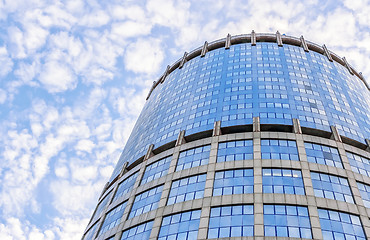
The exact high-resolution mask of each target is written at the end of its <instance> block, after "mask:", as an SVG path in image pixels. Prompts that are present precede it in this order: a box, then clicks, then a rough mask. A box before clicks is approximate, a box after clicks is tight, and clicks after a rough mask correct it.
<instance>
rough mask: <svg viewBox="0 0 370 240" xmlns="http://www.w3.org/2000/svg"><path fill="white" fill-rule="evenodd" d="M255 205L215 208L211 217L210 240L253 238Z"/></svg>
mask: <svg viewBox="0 0 370 240" xmlns="http://www.w3.org/2000/svg"><path fill="white" fill-rule="evenodd" d="M253 225H254V214H253V205H238V206H224V207H215V208H212V209H211V214H210V217H209V227H208V238H227V237H247V236H253V229H254V228H253Z"/></svg>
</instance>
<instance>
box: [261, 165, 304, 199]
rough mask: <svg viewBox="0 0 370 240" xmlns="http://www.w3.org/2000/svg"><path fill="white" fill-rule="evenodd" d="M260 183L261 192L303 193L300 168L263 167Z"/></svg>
mask: <svg viewBox="0 0 370 240" xmlns="http://www.w3.org/2000/svg"><path fill="white" fill-rule="evenodd" d="M262 183H263V193H283V194H297V195H305V191H304V185H303V179H302V173H301V171H300V170H291V169H271V168H264V169H263V170H262Z"/></svg>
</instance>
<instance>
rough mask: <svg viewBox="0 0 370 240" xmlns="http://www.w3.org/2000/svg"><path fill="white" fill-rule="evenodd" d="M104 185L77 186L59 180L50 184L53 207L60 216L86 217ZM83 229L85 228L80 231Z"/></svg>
mask: <svg viewBox="0 0 370 240" xmlns="http://www.w3.org/2000/svg"><path fill="white" fill-rule="evenodd" d="M104 184H105V182H103V181H101V182H99V183H96V184H94V185H91V184H83V185H79V184H76V183H73V182H69V181H66V180H60V181H53V182H51V183H50V189H49V190H50V191H51V193H52V194H53V198H54V200H53V205H54V207H55V209H57V210H58V211H59V212H60V213H61V214H62V216H64V217H65V216H73V215H80V214H84V215H87V214H90V213H91V207H92V206H93V205H94V204H95V203H96V199H97V198H98V196H99V194H100V192H101V190H102V188H103V187H104ZM94 199H95V200H94ZM84 227H86V226H83V227H82V228H81V229H84ZM81 229H80V230H79V231H81ZM82 231H83V230H82Z"/></svg>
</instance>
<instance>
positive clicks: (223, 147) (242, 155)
mask: <svg viewBox="0 0 370 240" xmlns="http://www.w3.org/2000/svg"><path fill="white" fill-rule="evenodd" d="M250 159H253V140H240V141H230V142H222V143H219V144H218V151H217V162H227V161H235V160H250Z"/></svg>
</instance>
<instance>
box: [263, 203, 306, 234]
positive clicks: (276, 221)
mask: <svg viewBox="0 0 370 240" xmlns="http://www.w3.org/2000/svg"><path fill="white" fill-rule="evenodd" d="M263 223H264V225H265V236H266V237H267V236H276V237H294V238H312V233H311V224H310V218H309V216H308V210H307V207H299V206H288V205H264V206H263Z"/></svg>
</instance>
